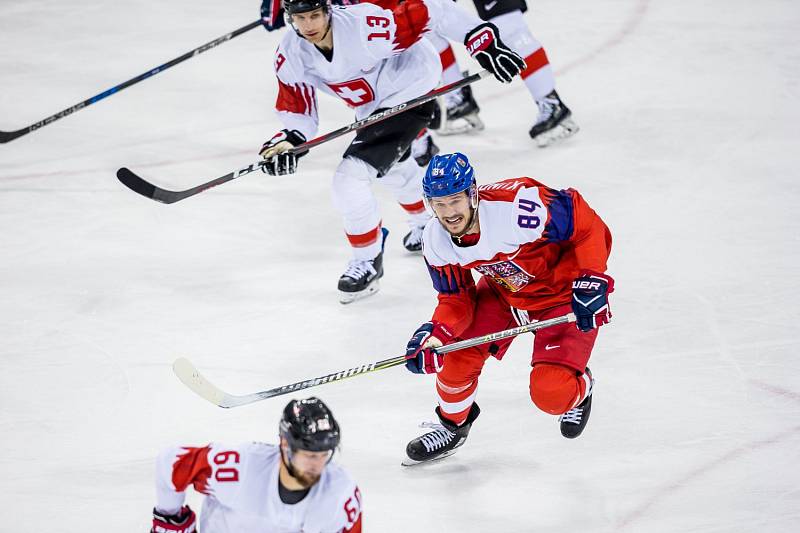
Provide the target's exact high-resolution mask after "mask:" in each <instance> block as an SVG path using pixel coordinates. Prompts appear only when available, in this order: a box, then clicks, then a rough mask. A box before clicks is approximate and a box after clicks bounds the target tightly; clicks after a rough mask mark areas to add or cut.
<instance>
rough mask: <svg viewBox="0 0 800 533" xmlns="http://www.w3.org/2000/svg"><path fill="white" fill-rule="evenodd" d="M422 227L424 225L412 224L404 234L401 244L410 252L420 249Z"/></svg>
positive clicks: (419, 250)
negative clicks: (409, 229)
mask: <svg viewBox="0 0 800 533" xmlns="http://www.w3.org/2000/svg"><path fill="white" fill-rule="evenodd" d="M424 229H425V226H414V227H412V228H411V231H409V232H408V233H406V236H405V237H403V246H405V249H406V250H408V251H409V252H411V253H417V252H421V251H422V232H423V230H424Z"/></svg>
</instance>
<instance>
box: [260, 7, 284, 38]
mask: <svg viewBox="0 0 800 533" xmlns="http://www.w3.org/2000/svg"><path fill="white" fill-rule="evenodd" d="M261 23H262V24H263V25H264V29H266V30H267V31H272V30H277V29H280V28H283V27H284V26H286V19H284V18H283V6H282V5H281V0H262V1H261Z"/></svg>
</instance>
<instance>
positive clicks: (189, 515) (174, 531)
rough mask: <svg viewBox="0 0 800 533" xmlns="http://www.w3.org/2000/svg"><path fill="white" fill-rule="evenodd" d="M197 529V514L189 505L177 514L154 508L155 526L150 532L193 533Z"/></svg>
mask: <svg viewBox="0 0 800 533" xmlns="http://www.w3.org/2000/svg"><path fill="white" fill-rule="evenodd" d="M196 530H197V516H195V514H194V511H192V510H191V509H190V508H189V506H188V505H184V506H183V507H181V510H180V511H178V513H177V514H173V515H168V514H164V513H162V512H161V511H159V510H158V509H156V508H153V528H152V529H151V530H150V533H193V532H194V531H196Z"/></svg>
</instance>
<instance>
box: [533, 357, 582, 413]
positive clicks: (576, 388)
mask: <svg viewBox="0 0 800 533" xmlns="http://www.w3.org/2000/svg"><path fill="white" fill-rule="evenodd" d="M530 390H531V400H533V403H534V404H536V407H538V408H539V409H541V410H542V411H544V412H545V413H550V414H551V415H561V414H564V413H566V412H567V411H569V410H570V409H571V408H572V407H574V406H575V402H576V400H578V399H580V397H581V394H582V391H581V380H580V379H579V378H578V376H576V375H575V371H574V370H573V369H571V368H568V367H566V366H562V365H558V364H551V363H537V364H535V365H534V367H533V370H531V389H530Z"/></svg>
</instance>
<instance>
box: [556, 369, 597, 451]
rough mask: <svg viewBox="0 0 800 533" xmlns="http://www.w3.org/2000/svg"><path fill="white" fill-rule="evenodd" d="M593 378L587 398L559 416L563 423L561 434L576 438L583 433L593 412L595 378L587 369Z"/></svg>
mask: <svg viewBox="0 0 800 533" xmlns="http://www.w3.org/2000/svg"><path fill="white" fill-rule="evenodd" d="M586 373H587V374H589V377H590V379H591V381H590V384H589V393H588V394H587V395H586V398H584V399H583V401H582V402H581V403H580V405H578V406H577V407H573V408H572V409H570V410H569V411H567V412H566V413H564V414H563V415H561V416H560V417H559V418H558V421H559V422H560V425H561V434H562V435H563V436H565V437H566V438H568V439H574V438H575V437H578V436H580V434H581V433H583V430H584V429H585V428H586V423H587V422H589V415H590V414H591V412H592V391H593V390H594V378H591V375H592V374H591V372H590V371H589V369H588V368H587V369H586Z"/></svg>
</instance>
